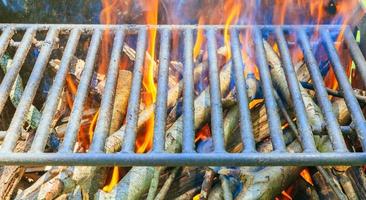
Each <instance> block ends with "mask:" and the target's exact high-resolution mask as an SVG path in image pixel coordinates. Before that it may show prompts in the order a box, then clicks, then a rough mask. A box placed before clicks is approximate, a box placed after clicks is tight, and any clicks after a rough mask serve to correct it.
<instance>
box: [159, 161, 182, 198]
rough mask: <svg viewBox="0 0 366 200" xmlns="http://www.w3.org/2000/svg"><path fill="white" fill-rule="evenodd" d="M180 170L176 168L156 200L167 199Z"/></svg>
mask: <svg viewBox="0 0 366 200" xmlns="http://www.w3.org/2000/svg"><path fill="white" fill-rule="evenodd" d="M178 170H179V167H176V168H175V169H173V171H172V172H171V174H170V175H169V177H168V179H167V180H166V181H165V183H164V185H163V187H162V188H161V190H160V191H159V193H158V194H157V195H156V197H155V200H164V199H165V197H166V195H167V193H168V191H169V188H170V187H171V185H172V184H173V181H174V179H175V177H176V175H177V172H178Z"/></svg>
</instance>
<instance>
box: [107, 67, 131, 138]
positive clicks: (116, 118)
mask: <svg viewBox="0 0 366 200" xmlns="http://www.w3.org/2000/svg"><path fill="white" fill-rule="evenodd" d="M131 80H132V73H131V72H130V71H127V70H119V73H118V79H117V86H116V94H115V97H114V104H113V114H112V120H111V127H110V129H109V133H114V132H115V131H117V130H118V129H119V128H120V127H121V126H122V123H123V119H124V117H125V115H126V110H127V104H128V98H129V96H130V88H131Z"/></svg>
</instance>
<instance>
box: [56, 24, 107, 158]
mask: <svg viewBox="0 0 366 200" xmlns="http://www.w3.org/2000/svg"><path fill="white" fill-rule="evenodd" d="M101 38H102V30H98V29H97V30H95V32H94V33H93V36H92V39H91V42H90V48H89V51H88V54H87V56H86V60H85V68H84V71H83V74H82V75H81V78H80V83H79V86H78V90H77V92H76V96H75V100H74V105H73V108H72V111H71V114H70V120H69V123H68V124H67V128H66V132H65V138H64V142H63V144H62V146H61V149H60V151H61V152H72V151H73V148H74V144H75V140H76V136H77V134H78V132H79V129H80V123H81V117H82V113H83V109H84V104H85V101H86V97H87V95H88V89H89V84H90V81H91V79H92V76H93V70H94V65H95V59H96V55H97V53H98V49H99V45H100V41H101Z"/></svg>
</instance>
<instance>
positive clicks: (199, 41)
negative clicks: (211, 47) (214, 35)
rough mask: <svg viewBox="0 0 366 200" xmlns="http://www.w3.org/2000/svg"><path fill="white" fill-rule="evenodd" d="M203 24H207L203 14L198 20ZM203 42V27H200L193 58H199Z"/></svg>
mask: <svg viewBox="0 0 366 200" xmlns="http://www.w3.org/2000/svg"><path fill="white" fill-rule="evenodd" d="M203 24H205V19H204V18H203V16H201V17H200V18H199V20H198V25H203ZM203 42H204V37H203V29H201V28H199V29H198V30H197V37H196V42H195V43H194V47H193V58H194V59H197V56H198V55H199V54H200V51H201V46H202V43H203Z"/></svg>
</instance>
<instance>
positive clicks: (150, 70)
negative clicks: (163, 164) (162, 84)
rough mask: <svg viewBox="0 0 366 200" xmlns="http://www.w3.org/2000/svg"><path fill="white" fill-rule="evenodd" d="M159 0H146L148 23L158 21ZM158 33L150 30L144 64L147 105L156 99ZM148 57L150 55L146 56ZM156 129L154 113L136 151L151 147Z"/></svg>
mask: <svg viewBox="0 0 366 200" xmlns="http://www.w3.org/2000/svg"><path fill="white" fill-rule="evenodd" d="M158 5H159V2H158V0H152V1H146V6H147V8H148V10H147V12H146V15H145V20H146V23H147V24H150V25H156V24H157V23H158ZM156 33H157V30H156V29H155V28H151V29H149V30H148V36H149V40H148V41H149V43H148V48H147V53H148V55H150V58H151V59H148V58H147V59H145V66H144V77H143V80H142V83H143V86H144V89H145V92H146V93H145V95H144V96H143V101H144V103H145V106H149V105H151V104H153V103H155V100H156V86H155V82H154V69H155V68H156V63H155V45H156ZM146 57H148V56H146ZM153 130H154V115H153V116H152V117H151V118H150V119H149V120H148V121H147V122H146V126H145V134H143V135H142V136H141V137H142V138H141V137H139V138H138V140H137V141H136V147H137V149H136V151H137V153H143V152H145V151H146V150H148V149H150V148H151V145H152V138H153Z"/></svg>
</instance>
